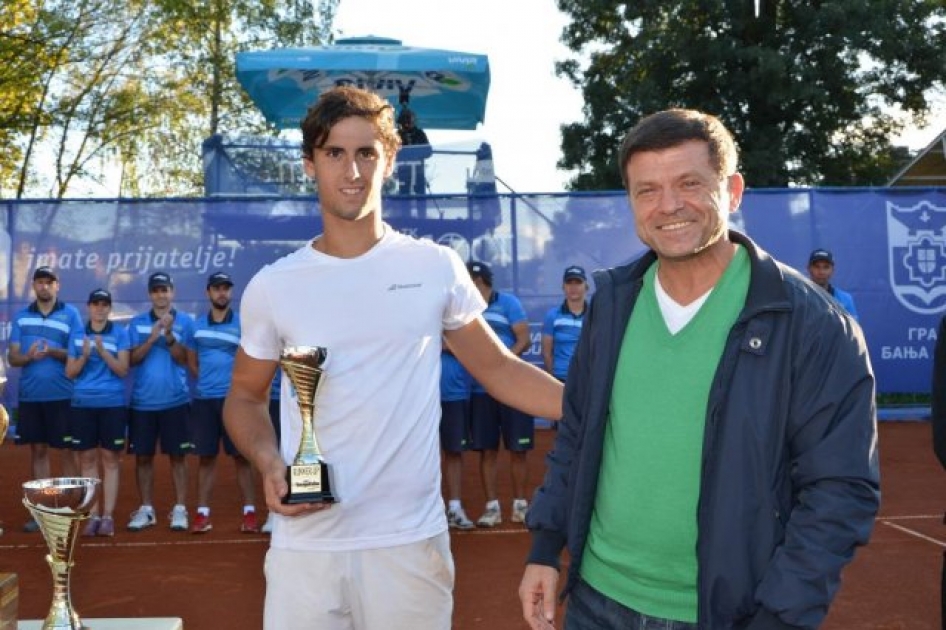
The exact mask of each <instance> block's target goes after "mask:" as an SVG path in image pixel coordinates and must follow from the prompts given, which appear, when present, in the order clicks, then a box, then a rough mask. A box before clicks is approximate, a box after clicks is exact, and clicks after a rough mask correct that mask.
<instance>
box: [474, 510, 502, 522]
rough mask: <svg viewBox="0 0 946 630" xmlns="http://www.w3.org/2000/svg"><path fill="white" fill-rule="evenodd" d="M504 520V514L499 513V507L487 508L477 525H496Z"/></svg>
mask: <svg viewBox="0 0 946 630" xmlns="http://www.w3.org/2000/svg"><path fill="white" fill-rule="evenodd" d="M502 522H503V516H502V514H500V513H499V508H498V507H494V508H487V509H486V511H485V512H483V516H481V517H480V518H479V520H478V521H476V526H477V527H496V526H497V525H499V524H500V523H502Z"/></svg>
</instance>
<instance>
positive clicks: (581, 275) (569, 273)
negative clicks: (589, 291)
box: [562, 265, 588, 282]
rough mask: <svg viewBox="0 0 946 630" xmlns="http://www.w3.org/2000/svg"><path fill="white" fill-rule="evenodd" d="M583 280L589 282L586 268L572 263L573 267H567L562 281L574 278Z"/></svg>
mask: <svg viewBox="0 0 946 630" xmlns="http://www.w3.org/2000/svg"><path fill="white" fill-rule="evenodd" d="M576 278H577V279H578V280H581V281H582V282H588V276H587V274H585V270H584V269H582V268H581V267H579V266H578V265H572V266H571V267H566V268H565V273H564V274H562V282H568V281H569V280H574V279H576Z"/></svg>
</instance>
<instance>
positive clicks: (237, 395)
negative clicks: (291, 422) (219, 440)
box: [223, 348, 331, 516]
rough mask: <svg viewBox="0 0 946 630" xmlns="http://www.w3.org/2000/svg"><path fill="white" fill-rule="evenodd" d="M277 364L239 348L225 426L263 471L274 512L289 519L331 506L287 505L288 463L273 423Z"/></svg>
mask: <svg viewBox="0 0 946 630" xmlns="http://www.w3.org/2000/svg"><path fill="white" fill-rule="evenodd" d="M277 365H278V364H277V363H276V361H266V360H262V359H254V358H253V357H251V356H250V355H248V354H246V352H244V351H243V348H238V349H237V353H236V359H235V361H234V363H233V380H232V381H231V383H230V391H229V392H228V393H227V398H226V401H225V403H224V406H223V423H224V426H225V427H226V429H227V435H229V436H230V439H231V440H233V444H234V445H235V446H236V447H237V450H239V451H240V453H241V454H242V455H243V457H245V458H246V459H247V460H249V461H250V462H251V463H252V464H253V466H254V467H256V469H257V470H258V471H259V473H260V476H261V477H262V480H263V490H264V492H265V494H266V506H267V507H268V508H269V510H270V511H272V512H278V513H280V514H285V515H288V516H292V515H296V514H302V513H305V512H313V511H316V510H319V509H324V508H327V507H330V506H331V504H309V503H300V504H297V505H284V504H283V503H282V498H283V497H284V496H286V493H287V492H288V491H289V486H288V484H287V483H286V462H285V461H284V460H283V458H282V455H281V454H280V452H279V446H278V444H277V443H276V431H275V430H274V429H273V424H272V422H271V421H270V419H269V394H270V387H271V385H272V382H273V375H274V374H275V373H276V368H277Z"/></svg>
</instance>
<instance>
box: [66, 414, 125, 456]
mask: <svg viewBox="0 0 946 630" xmlns="http://www.w3.org/2000/svg"><path fill="white" fill-rule="evenodd" d="M69 426H70V429H71V430H70V433H71V434H72V450H74V451H88V450H91V449H93V448H97V447H101V448H104V449H106V450H109V451H115V452H118V451H121V450H124V448H125V438H126V435H127V433H128V407H73V408H72V419H71V420H70V421H69Z"/></svg>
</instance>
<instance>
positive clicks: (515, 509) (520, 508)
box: [509, 499, 529, 523]
mask: <svg viewBox="0 0 946 630" xmlns="http://www.w3.org/2000/svg"><path fill="white" fill-rule="evenodd" d="M528 511H529V502H528V501H526V500H525V499H516V500H515V501H513V502H512V516H511V517H510V518H509V520H511V521H512V522H513V523H525V522H526V512H528Z"/></svg>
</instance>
